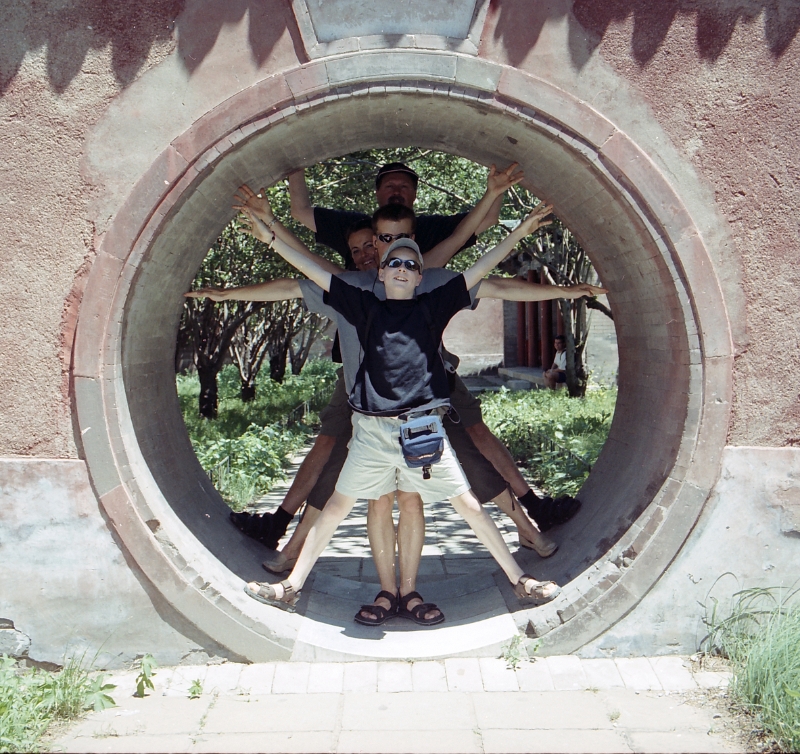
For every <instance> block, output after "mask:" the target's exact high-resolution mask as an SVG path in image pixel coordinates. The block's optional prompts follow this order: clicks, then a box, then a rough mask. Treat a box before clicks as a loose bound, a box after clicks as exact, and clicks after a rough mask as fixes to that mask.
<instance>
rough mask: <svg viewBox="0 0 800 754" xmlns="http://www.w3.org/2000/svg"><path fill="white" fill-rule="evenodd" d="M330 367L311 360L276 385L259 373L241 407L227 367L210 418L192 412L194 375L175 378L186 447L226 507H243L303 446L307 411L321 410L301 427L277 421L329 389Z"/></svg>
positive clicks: (276, 477) (234, 374) (281, 476)
mask: <svg viewBox="0 0 800 754" xmlns="http://www.w3.org/2000/svg"><path fill="white" fill-rule="evenodd" d="M336 369H337V366H336V365H335V364H333V363H331V362H330V361H327V360H323V359H316V360H314V361H309V362H308V363H307V364H306V366H305V368H304V369H303V371H302V373H301V374H300V375H287V377H286V379H285V380H284V382H283V383H281V384H278V383H276V382H273V381H272V380H270V379H269V375H268V374H267V370H262V372H261V373H260V374H259V376H258V379H257V380H256V398H255V399H254V400H252V401H249V402H247V403H245V402H243V401H242V399H241V398H240V396H239V386H240V380H239V373H238V372H237V370H236V367H235V366H233V365H228V366H226V367H224V368H223V369H222V371H221V372H220V373H219V375H218V378H217V382H218V385H219V415H218V417H217V418H216V419H212V420H209V419H205V418H203V417H201V416H200V415H199V413H198V410H197V397H198V395H199V394H200V383H199V381H198V379H197V376H196V375H194V374H191V375H178V377H177V389H178V398H179V400H180V404H181V411H182V413H183V420H184V422H185V424H186V428H187V430H188V432H189V437H190V439H191V441H192V446H193V447H194V451H195V453H196V454H197V458H198V460H199V461H200V465H201V466H202V467H203V468H204V469H205V470H206V471H207V472H208V473H209V474H210V475H211V476H212V478H213V480H214V484H215V485H216V487H217V490H218V491H219V493H220V494H221V495H222V497H223V498H224V499H225V501H226V502H227V503H228V505H230V506H231V508H233V509H234V510H242V509H243V508H246V507H247V506H248V505H250V503H252V502H253V500H255V499H256V498H258V497H260V496H261V495H263V494H265V493H266V492H269V490H270V489H271V488H272V486H273V485H274V484H275V482H277V481H280V480H281V479H284V478H285V467H286V465H287V459H288V458H289V457H290V456H291V455H293V454H294V453H295V452H297V450H298V449H299V448H300V447H301V446H302V445H303V443H304V442H305V440H306V438H307V437H308V434H309V431H310V429H309V427H310V425H311V423H312V422H313V421H314V420H315V419H316V416H317V415H316V413H315V411H314V410H313V409H317V410H318V409H319V408H321V406H311V409H312V410H311V411H309V413H308V414H307V415H306V418H305V420H304V422H303V423H300V424H294V425H292V426H290V427H284V426H282V424H281V422H282V420H284V419H285V417H286V416H287V414H289V412H291V411H292V410H293V409H295V408H296V407H297V406H298V405H299V404H302V403H303V402H304V401H309V400H311V399H312V398H313V397H314V396H315V395H317V394H320V393H322V394H323V395H324V394H326V393H327V392H328V391H330V390H331V389H332V388H333V385H334V383H335V381H336ZM323 405H324V404H323Z"/></svg>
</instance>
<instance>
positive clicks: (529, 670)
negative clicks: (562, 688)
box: [517, 659, 555, 691]
mask: <svg viewBox="0 0 800 754" xmlns="http://www.w3.org/2000/svg"><path fill="white" fill-rule="evenodd" d="M517 682H518V683H519V689H520V691H553V690H554V689H555V686H553V678H552V676H551V675H550V669H549V668H548V667H547V663H545V662H542V660H541V659H538V660H534V661H533V662H523V663H522V665H520V666H519V667H518V668H517Z"/></svg>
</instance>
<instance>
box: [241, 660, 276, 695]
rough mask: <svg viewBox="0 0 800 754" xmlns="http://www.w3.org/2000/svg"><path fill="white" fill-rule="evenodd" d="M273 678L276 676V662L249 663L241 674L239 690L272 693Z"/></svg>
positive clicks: (250, 692)
mask: <svg viewBox="0 0 800 754" xmlns="http://www.w3.org/2000/svg"><path fill="white" fill-rule="evenodd" d="M273 678H275V663H273V662H262V663H256V664H253V665H248V666H246V667H245V668H244V669H243V670H242V673H241V675H240V676H239V692H240V693H243V694H248V693H249V694H271V693H272V680H273Z"/></svg>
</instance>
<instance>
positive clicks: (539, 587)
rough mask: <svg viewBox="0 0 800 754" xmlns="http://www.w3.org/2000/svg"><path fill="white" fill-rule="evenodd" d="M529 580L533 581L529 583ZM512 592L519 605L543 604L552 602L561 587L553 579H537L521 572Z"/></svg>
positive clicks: (559, 592)
mask: <svg viewBox="0 0 800 754" xmlns="http://www.w3.org/2000/svg"><path fill="white" fill-rule="evenodd" d="M531 582H533V583H532V584H531ZM514 593H515V594H516V595H517V598H518V599H519V602H520V605H532V606H534V607H535V606H536V605H544V604H545V603H547V602H552V601H553V600H554V599H555V598H556V597H558V595H559V594H561V587H560V586H559V585H558V584H556V582H555V581H537V580H536V579H535V578H533V576H531V575H530V574H529V573H523V574H522V576H520V577H519V581H518V582H517V583H516V584H514Z"/></svg>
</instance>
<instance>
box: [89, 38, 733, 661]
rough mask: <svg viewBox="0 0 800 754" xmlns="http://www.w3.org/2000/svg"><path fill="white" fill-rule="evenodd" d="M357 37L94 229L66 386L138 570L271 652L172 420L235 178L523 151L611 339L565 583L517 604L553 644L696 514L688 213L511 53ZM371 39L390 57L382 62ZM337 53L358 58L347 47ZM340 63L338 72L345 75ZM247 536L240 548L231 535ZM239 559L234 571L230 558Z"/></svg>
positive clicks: (708, 379)
mask: <svg viewBox="0 0 800 754" xmlns="http://www.w3.org/2000/svg"><path fill="white" fill-rule="evenodd" d="M371 54H375V53H356V54H354V55H344V56H339V57H337V58H332V59H328V60H319V61H315V62H313V63H310V64H308V65H304V66H301V67H299V68H297V69H294V70H291V71H288V72H285V73H284V74H281V75H276V76H273V77H271V78H269V79H266V80H264V81H262V82H260V83H259V84H256V85H254V86H253V87H250V88H249V89H247V90H245V91H242V92H240V93H239V94H237V95H235V96H233V97H231V98H230V99H229V100H227V101H226V102H224V103H222V104H221V105H220V106H218V107H217V108H215V109H214V110H212V111H211V112H209V113H207V114H206V115H205V116H204V117H203V118H201V119H200V120H198V121H197V122H196V123H195V124H194V126H193V127H192V128H191V129H190V130H189V131H187V132H186V133H184V134H182V135H181V136H180V137H178V138H177V139H176V140H175V141H174V142H172V144H170V146H169V147H167V149H165V150H164V152H163V153H162V154H161V155H159V157H158V158H157V159H156V160H155V161H154V162H153V164H152V165H151V167H150V169H149V170H148V171H147V173H146V174H145V175H144V176H143V177H142V178H141V180H140V181H139V182H138V183H137V185H136V186H135V187H134V189H133V190H132V192H131V194H130V195H129V197H128V199H127V200H126V202H125V204H124V206H123V207H122V208H121V210H120V211H119V213H118V214H117V216H116V217H115V219H114V221H113V223H112V225H111V227H110V229H109V231H108V232H107V233H106V235H105V236H104V238H103V239H102V242H101V245H100V249H99V252H98V255H97V258H96V260H95V262H94V265H93V267H92V270H91V274H90V278H89V281H88V284H87V288H86V292H85V295H84V298H83V301H82V303H81V310H80V314H79V322H78V330H77V336H76V349H75V360H74V364H73V383H74V386H75V396H76V405H77V416H78V424H79V427H80V431H81V438H82V442H83V448H84V453H85V457H86V462H87V465H88V468H89V472H90V475H91V479H92V483H93V485H94V488H95V491H96V493H97V495H98V497H99V499H100V502H101V504H102V506H103V508H104V510H105V511H106V513H107V514H108V516H109V517H110V519H111V521H112V522H113V525H114V526H115V528H116V530H117V532H118V534H119V536H120V538H121V540H122V542H123V543H124V546H125V547H126V549H127V550H128V551H129V553H130V555H131V556H132V558H133V560H134V561H135V562H136V564H137V566H138V568H140V569H141V571H142V572H143V573H144V574H145V576H146V577H147V578H148V579H149V580H150V581H151V582H152V584H153V585H154V586H155V588H156V589H157V590H158V591H159V592H160V593H161V595H162V596H163V597H164V598H165V599H166V600H167V601H168V602H169V603H170V604H171V605H172V606H173V607H174V608H175V609H177V610H178V611H179V612H180V613H181V614H182V615H183V616H185V617H186V618H187V619H188V620H189V621H190V622H191V623H193V624H194V625H195V626H196V627H198V628H199V629H200V630H201V631H203V632H204V633H205V634H206V635H208V636H209V637H211V638H212V639H213V640H214V641H216V642H218V643H219V644H221V645H223V646H226V647H228V648H229V650H230V651H232V652H234V653H236V654H238V655H240V656H242V657H246V658H249V659H251V660H256V661H257V660H266V659H275V658H281V657H284V658H285V657H288V656H289V655H290V653H291V648H292V646H293V642H294V639H295V637H296V635H297V631H298V630H299V620H300V618H299V617H298V616H296V615H287V614H285V613H281V612H280V611H274V610H273V611H271V612H270V613H269V619H268V622H267V623H264V608H263V607H262V606H260V605H258V603H255V602H254V601H252V600H250V599H248V598H247V597H246V596H245V595H243V594H242V592H241V585H242V578H245V577H247V578H252V576H253V572H252V563H253V554H252V553H248V552H243V549H242V545H241V541H240V539H239V538H238V534H237V533H236V532H235V531H234V530H233V529H232V527H230V526H227V525H225V524H220V516H221V511H222V510H223V509H224V504H222V503H221V502H220V499H219V496H218V495H217V494H216V491H215V490H214V489H213V487H212V486H211V485H210V483H209V482H208V479H207V477H206V476H205V474H204V473H203V471H202V469H201V468H200V466H199V464H198V462H197V459H196V458H195V456H194V453H193V451H192V449H191V446H190V444H189V440H188V437H187V435H186V431H185V428H184V426H183V423H182V421H181V417H180V411H179V406H178V402H177V397H176V392H175V382H174V367H173V353H174V344H175V335H176V331H177V326H178V322H179V317H180V311H181V306H182V299H181V294H182V293H183V291H185V290H186V289H187V288H188V287H189V285H190V282H191V280H192V278H193V276H194V274H195V272H196V270H197V268H198V266H199V264H200V262H201V260H202V258H203V256H204V255H205V251H206V249H207V248H208V247H209V245H210V244H211V242H212V241H213V239H214V238H215V237H216V235H217V234H218V233H219V231H220V229H221V228H222V227H223V226H224V225H225V223H226V222H228V221H229V220H230V218H231V217H232V211H231V210H230V197H231V195H232V192H233V190H234V189H235V188H236V186H237V185H238V184H239V183H241V182H251V183H254V184H257V185H265V184H269V183H271V182H274V181H275V180H278V179H279V178H281V177H283V176H284V175H285V174H286V172H288V171H289V170H291V169H293V168H295V167H298V166H300V165H303V164H312V163H314V162H317V161H318V160H320V159H324V158H326V157H329V156H332V155H337V154H343V153H346V152H350V151H354V150H356V149H363V148H369V147H374V146H387V147H388V146H401V145H408V144H415V145H418V146H421V147H428V148H437V149H443V150H446V151H450V152H454V153H458V154H461V155H463V156H466V157H470V158H471V159H474V160H476V161H478V162H483V163H484V164H488V163H489V162H497V163H503V162H507V161H510V160H512V159H518V160H520V161H521V162H522V164H523V165H524V167H525V170H526V176H527V185H528V187H529V188H531V189H532V190H534V191H535V192H536V193H537V194H538V195H539V196H541V197H542V198H544V199H546V200H548V201H552V202H553V203H554V204H555V207H556V212H557V214H558V215H559V217H560V218H561V219H563V220H564V221H565V223H566V224H567V225H568V226H569V227H570V228H571V230H572V231H573V232H575V233H576V235H577V236H578V238H579V239H580V240H581V243H582V244H583V245H584V247H585V248H586V249H587V251H588V253H589V254H590V256H591V258H592V261H593V262H594V264H595V267H596V268H597V270H598V272H599V273H600V275H601V278H602V279H603V281H604V283H605V284H606V285H608V286H609V287H610V289H611V293H610V296H609V298H610V301H611V304H612V306H613V308H614V312H615V324H616V328H617V335H618V340H619V343H620V377H619V383H620V391H619V400H618V404H617V410H616V413H615V416H614V420H613V424H612V428H611V432H610V435H609V440H608V442H607V443H606V446H605V448H604V450H603V453H602V454H601V456H600V458H599V460H598V462H597V464H596V466H595V468H594V470H593V471H592V474H591V476H590V478H589V480H588V481H587V483H586V485H585V486H584V489H583V491H582V493H581V497H582V498H583V500H584V503H585V505H584V508H585V511H584V513H582V514H581V517H580V519H581V520H580V521H579V522H578V523H576V525H575V526H574V527H572V528H570V530H569V531H568V536H569V539H570V550H571V552H572V553H573V554H572V555H571V556H570V557H571V559H568V560H565V561H562V563H561V565H560V566H559V570H558V571H557V572H551V573H543V575H546V576H547V577H551V578H557V579H559V580H560V581H561V582H562V583H567V582H568V584H567V588H566V589H565V590H564V594H563V596H562V597H560V598H559V600H557V601H556V602H555V603H553V604H552V605H548V606H545V607H543V608H538V609H537V610H532V611H528V613H527V614H525V618H527V619H528V620H529V621H530V628H531V629H532V630H533V631H534V632H535V633H537V634H538V635H541V636H543V649H544V650H545V651H550V652H570V651H574V650H576V649H578V648H579V647H580V646H582V645H583V644H585V643H586V642H588V641H591V640H592V639H594V638H595V637H597V636H599V635H600V634H601V633H602V632H603V631H604V630H606V629H607V628H608V627H610V626H612V625H613V624H614V623H615V622H616V621H618V620H619V619H620V618H621V617H622V616H624V615H625V614H626V613H628V612H629V611H630V610H632V609H633V608H634V607H635V606H636V604H637V603H638V602H639V601H640V600H641V598H642V597H643V596H644V594H646V593H647V591H648V590H649V589H650V588H651V587H652V586H653V584H654V583H655V582H656V581H657V580H658V579H659V578H660V576H661V574H662V573H663V572H664V570H665V569H666V568H667V567H668V566H669V564H670V562H671V561H672V559H673V558H674V557H675V556H676V554H677V553H678V551H679V550H680V548H681V546H682V545H683V543H684V541H685V539H686V537H687V536H688V534H689V533H690V531H691V530H692V528H693V527H694V525H695V523H696V521H697V519H698V516H699V514H700V511H701V510H702V506H703V504H704V502H705V499H706V497H707V496H708V493H709V491H710V489H711V487H712V485H713V483H714V482H715V480H716V477H717V474H718V472H719V465H720V458H721V452H722V448H723V446H724V443H725V437H726V431H727V425H728V417H729V411H730V396H731V382H732V377H731V374H732V358H733V357H732V344H731V336H730V329H729V325H728V320H727V315H726V311H725V306H724V303H723V298H722V294H721V291H720V287H719V284H718V281H717V279H716V277H715V274H714V272H713V267H712V265H711V262H710V258H709V255H708V252H707V250H706V248H705V246H704V244H703V240H702V237H701V235H700V233H699V232H698V230H697V228H696V226H695V224H694V222H693V220H692V217H691V214H690V213H689V211H688V210H687V208H686V207H685V206H684V204H683V203H682V201H681V198H680V197H679V196H678V195H677V194H676V192H675V191H674V189H673V188H672V186H671V185H670V183H669V182H668V180H667V179H666V178H665V177H664V175H663V174H662V173H661V171H660V170H659V169H658V167H657V166H656V164H655V163H654V162H653V161H652V160H651V159H650V158H649V157H648V156H647V154H645V153H644V152H643V151H642V150H641V149H640V148H639V147H638V146H637V145H636V144H635V143H634V142H633V141H632V140H631V139H630V138H629V137H628V136H627V135H626V134H625V133H623V132H621V131H620V130H618V129H617V128H616V127H615V126H614V124H613V123H611V122H610V121H608V120H607V119H606V118H604V117H603V116H602V115H601V114H600V113H598V112H597V111H595V110H593V109H592V108H591V107H590V106H588V105H587V104H585V103H583V102H580V101H578V100H576V99H574V98H573V97H571V96H570V95H569V94H568V93H566V92H564V91H562V90H560V89H558V88H556V87H554V86H552V85H551V84H549V83H547V82H545V81H542V80H539V79H536V78H534V77H531V76H529V75H526V74H523V73H521V72H520V71H517V70H515V69H513V68H506V67H502V66H497V65H493V64H489V63H485V62H482V61H476V60H475V59H474V58H469V57H466V56H461V55H458V54H455V53H449V52H442V53H433V52H427V53H420V52H408V51H394V52H386V51H382V52H380V53H379V54H380V55H381V56H382V62H383V63H384V65H382V66H380V67H377V66H376V67H374V70H383V71H386V70H392V71H393V72H394V73H393V74H392V75H395V76H398V77H402V78H401V79H400V78H398V80H391V81H389V80H385V78H384V80H372V79H370V78H369V77H368V76H365V75H364V74H363V73H361V72H363V71H369V70H373V69H371V68H370V66H369V61H366V62H367V65H364V63H365V61H358V60H355V59H356V58H359V57H362V56H365V55H366V56H369V55H371ZM387 56H391V57H392V58H393V60H392V61H390V62H391V63H392V65H386V62H387V61H386V60H385V59H386V58H387ZM354 63H355V64H354ZM354 72H355V73H354ZM245 549H246V548H245ZM248 569H249V570H248Z"/></svg>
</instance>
